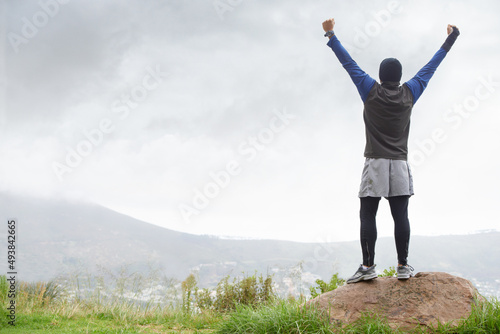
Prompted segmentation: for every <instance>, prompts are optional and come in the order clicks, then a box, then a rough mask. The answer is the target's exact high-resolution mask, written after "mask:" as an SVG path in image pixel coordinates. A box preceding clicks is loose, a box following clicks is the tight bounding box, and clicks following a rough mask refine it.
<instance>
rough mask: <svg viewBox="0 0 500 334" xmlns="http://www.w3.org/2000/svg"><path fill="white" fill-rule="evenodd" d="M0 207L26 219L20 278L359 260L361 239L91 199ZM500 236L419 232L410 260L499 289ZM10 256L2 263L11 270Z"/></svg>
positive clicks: (220, 273) (389, 253) (381, 256)
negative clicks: (165, 222) (193, 230)
mask: <svg viewBox="0 0 500 334" xmlns="http://www.w3.org/2000/svg"><path fill="white" fill-rule="evenodd" d="M0 211H1V212H3V213H4V214H5V213H7V214H12V216H11V217H16V218H17V219H18V221H19V222H20V224H19V230H18V234H19V242H18V252H19V253H18V254H19V259H18V267H19V273H20V278H21V279H23V280H29V281H35V280H49V279H51V278H54V277H56V276H58V275H61V274H63V273H68V272H72V271H75V270H82V269H83V270H90V271H92V270H94V269H95V268H96V267H98V266H103V267H106V268H109V269H116V268H119V267H120V266H123V265H131V266H132V267H133V268H134V269H135V270H148V268H150V267H155V268H160V269H161V270H162V271H163V272H164V274H165V275H167V276H169V277H173V278H175V279H178V280H182V279H184V278H185V277H186V276H187V275H188V274H189V273H190V272H192V271H193V270H196V271H197V272H198V275H199V277H200V283H201V284H203V285H213V284H215V283H216V282H217V281H218V280H219V279H220V278H222V277H224V276H226V275H228V274H240V273H242V272H250V273H252V272H254V271H258V272H261V273H266V272H267V273H273V272H276V271H279V270H281V271H283V270H289V269H290V268H293V267H294V266H297V265H298V264H301V265H302V267H303V270H304V273H308V274H309V277H310V279H313V278H320V277H321V278H322V279H329V277H330V276H331V275H332V274H333V273H334V272H338V273H339V274H340V275H341V276H343V277H347V276H348V275H350V274H352V273H353V272H354V271H355V269H356V267H357V266H358V264H359V261H360V250H359V242H358V241H344V242H333V243H321V244H320V243H302V242H296V241H278V240H272V239H259V240H255V239H251V240H232V239H221V238H216V237H214V236H203V235H201V236H200V235H193V234H188V233H184V232H178V231H174V230H170V229H166V228H163V227H160V226H156V225H154V224H150V223H147V222H144V221H141V220H138V219H135V218H132V217H129V216H126V215H124V214H121V213H118V212H115V211H113V210H110V209H107V208H105V207H102V206H99V205H97V204H91V203H79V202H75V201H65V200H50V199H32V198H31V199H30V198H26V197H22V196H13V195H11V194H0ZM7 218H9V217H5V219H7ZM6 232H7V229H6V227H5V228H4V229H2V230H0V240H1V241H0V247H1V249H2V250H1V251H0V253H2V252H5V250H6V239H7V238H6ZM499 241H500V233H499V232H488V233H480V234H472V235H458V236H433V237H422V236H412V239H411V245H410V264H412V265H413V266H414V267H415V268H416V269H417V270H418V271H447V272H450V273H452V274H458V275H460V276H463V277H465V278H468V279H471V278H472V279H475V280H476V281H477V282H479V283H480V284H483V285H484V284H486V285H489V286H492V288H491V289H493V290H494V291H496V290H499V291H500V282H496V281H495V279H494V278H495V277H500V269H497V268H495V267H494V266H490V265H489V261H488V260H487V259H488V258H495V257H498V256H499V255H500V242H499ZM376 252H377V255H376V256H377V260H378V266H377V268H379V269H380V270H381V269H384V268H388V267H389V266H393V265H395V263H394V262H395V260H396V255H395V246H394V240H393V238H390V237H386V238H379V240H378V241H377V248H376ZM3 258H6V257H5V256H4V257H3ZM3 262H4V263H2V262H0V270H2V271H3V272H6V270H5V269H6V261H3ZM313 281H314V280H313Z"/></svg>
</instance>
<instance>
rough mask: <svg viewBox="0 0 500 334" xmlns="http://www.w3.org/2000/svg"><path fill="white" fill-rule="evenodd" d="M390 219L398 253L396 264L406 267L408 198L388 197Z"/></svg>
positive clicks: (408, 223) (408, 232)
mask: <svg viewBox="0 0 500 334" xmlns="http://www.w3.org/2000/svg"><path fill="white" fill-rule="evenodd" d="M388 199H389V204H390V206H391V213H392V217H393V218H394V238H395V239H396V249H397V252H398V264H400V265H403V266H406V265H407V264H408V263H407V259H408V247H409V244H410V221H409V219H408V202H409V199H410V196H395V197H389V198H388Z"/></svg>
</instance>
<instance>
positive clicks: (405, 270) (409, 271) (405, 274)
mask: <svg viewBox="0 0 500 334" xmlns="http://www.w3.org/2000/svg"><path fill="white" fill-rule="evenodd" d="M414 270H415V269H413V267H412V266H410V265H406V266H398V270H397V271H398V279H408V278H410V277H413V276H415V274H414V273H413V271H414Z"/></svg>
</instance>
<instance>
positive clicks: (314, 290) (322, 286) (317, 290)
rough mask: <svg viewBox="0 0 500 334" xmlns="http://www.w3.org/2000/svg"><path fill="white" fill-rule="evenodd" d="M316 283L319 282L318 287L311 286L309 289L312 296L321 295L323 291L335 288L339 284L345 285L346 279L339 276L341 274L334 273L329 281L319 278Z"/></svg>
mask: <svg viewBox="0 0 500 334" xmlns="http://www.w3.org/2000/svg"><path fill="white" fill-rule="evenodd" d="M316 284H318V286H316V287H313V286H311V287H310V288H309V290H310V291H311V297H312V298H316V297H318V296H319V295H321V294H322V293H325V292H328V291H333V290H335V289H336V288H338V287H339V286H342V285H344V284H345V280H344V279H342V278H339V274H333V276H332V278H331V279H330V282H329V283H326V282H325V281H323V280H321V279H317V280H316Z"/></svg>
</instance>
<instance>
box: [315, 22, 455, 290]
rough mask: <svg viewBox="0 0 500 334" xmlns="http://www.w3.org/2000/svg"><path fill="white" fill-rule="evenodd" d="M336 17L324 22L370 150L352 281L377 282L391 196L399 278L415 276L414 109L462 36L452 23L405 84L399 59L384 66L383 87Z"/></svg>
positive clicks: (365, 168) (366, 160)
mask: <svg viewBox="0 0 500 334" xmlns="http://www.w3.org/2000/svg"><path fill="white" fill-rule="evenodd" d="M334 25H335V20H334V19H329V20H326V21H325V22H323V29H324V30H325V32H326V33H325V37H328V39H329V41H328V43H327V45H328V46H329V47H330V48H332V50H333V52H334V53H335V55H336V56H337V58H338V59H339V61H340V63H341V64H342V66H343V67H344V68H345V69H346V71H347V73H349V75H350V77H351V79H352V81H353V82H354V84H355V85H356V88H357V89H358V92H359V95H360V96H361V100H362V101H363V104H364V111H363V118H364V122H365V134H366V146H365V153H364V156H365V165H364V168H363V173H362V178H361V186H360V190H359V198H360V201H361V208H360V220H361V229H360V241H361V249H362V254H363V264H362V265H360V266H359V268H358V270H357V271H356V273H355V274H354V275H353V276H352V277H351V278H349V279H348V280H347V283H356V282H360V281H366V280H371V279H374V278H376V277H377V274H376V272H375V264H374V259H375V242H376V240H377V226H376V220H375V217H376V215H377V210H378V205H379V201H380V199H381V197H385V198H387V200H388V201H389V205H390V208H391V213H392V217H393V219H394V237H395V240H396V250H397V255H398V266H397V275H398V279H408V278H410V277H411V276H413V268H412V267H411V266H409V265H408V262H407V258H408V246H409V242H410V222H409V220H408V201H409V198H410V196H412V195H413V180H412V175H411V171H410V166H409V165H408V162H407V160H408V135H409V130H410V116H411V111H412V108H413V106H414V105H415V103H416V102H417V100H418V99H419V98H420V96H421V95H422V93H423V91H424V90H425V88H426V87H427V83H428V82H429V80H430V79H431V77H432V75H433V74H434V72H435V71H436V69H437V67H438V66H439V64H440V63H441V61H442V60H443V59H444V57H445V56H446V54H447V53H448V51H450V48H451V46H452V45H453V43H454V42H455V40H456V39H457V37H458V35H460V32H459V30H458V28H457V27H456V26H452V25H448V27H447V32H448V37H447V39H446V41H445V43H444V44H443V45H442V47H441V48H440V49H439V50H438V51H437V52H436V54H435V55H434V56H433V57H432V59H431V60H430V61H429V62H428V63H427V64H426V65H425V66H424V67H423V68H422V69H421V70H420V71H419V72H418V73H417V74H416V75H415V76H414V77H413V78H412V79H410V80H409V81H407V82H405V83H404V84H403V85H400V81H401V74H402V67H401V63H400V62H399V61H398V60H397V59H395V58H387V59H384V60H383V61H382V63H381V64H380V70H379V78H380V84H379V83H378V82H376V81H375V80H374V79H373V78H372V77H370V76H369V75H368V74H366V73H365V72H364V71H363V70H361V68H360V67H359V66H358V65H357V64H356V62H355V61H354V60H353V59H352V58H351V56H350V55H349V53H348V52H347V50H346V49H345V48H344V47H343V46H342V44H341V43H340V41H339V39H338V38H337V36H336V35H335V33H334V32H333V27H334Z"/></svg>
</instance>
